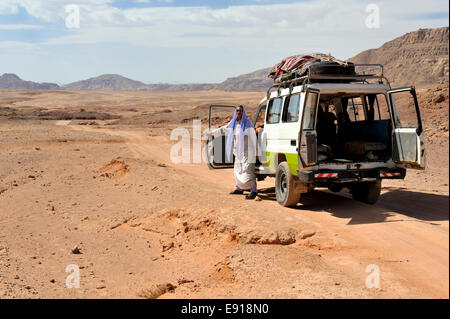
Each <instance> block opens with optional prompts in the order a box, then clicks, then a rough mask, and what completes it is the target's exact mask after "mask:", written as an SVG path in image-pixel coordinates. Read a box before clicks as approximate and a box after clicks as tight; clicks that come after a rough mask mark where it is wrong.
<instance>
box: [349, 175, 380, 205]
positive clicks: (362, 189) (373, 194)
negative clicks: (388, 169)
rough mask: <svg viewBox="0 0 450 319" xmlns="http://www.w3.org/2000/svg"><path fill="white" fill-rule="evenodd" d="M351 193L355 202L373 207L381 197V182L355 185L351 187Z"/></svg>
mask: <svg viewBox="0 0 450 319" xmlns="http://www.w3.org/2000/svg"><path fill="white" fill-rule="evenodd" d="M351 193H352V197H353V199H354V200H357V201H359V202H363V203H366V204H370V205H373V204H375V203H376V202H377V201H378V198H379V197H380V193H381V181H377V182H374V183H361V184H355V185H353V186H352V187H351Z"/></svg>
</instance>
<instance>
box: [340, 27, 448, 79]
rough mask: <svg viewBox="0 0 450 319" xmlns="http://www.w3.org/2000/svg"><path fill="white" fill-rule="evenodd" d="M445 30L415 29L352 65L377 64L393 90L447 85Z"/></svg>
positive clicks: (362, 56)
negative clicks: (382, 69) (393, 87)
mask: <svg viewBox="0 0 450 319" xmlns="http://www.w3.org/2000/svg"><path fill="white" fill-rule="evenodd" d="M448 41H449V28H448V27H444V28H436V29H419V30H418V31H415V32H410V33H407V34H405V35H403V36H401V37H399V38H396V39H394V40H392V41H389V42H387V43H385V44H383V45H382V46H381V47H380V48H378V49H371V50H367V51H364V52H361V53H360V54H358V55H357V56H355V57H353V58H351V59H349V61H352V62H355V63H381V64H383V65H384V70H385V75H386V76H387V78H388V79H389V80H390V81H391V84H393V85H395V86H402V85H409V84H412V85H417V86H428V85H436V84H443V83H448V77H449V66H448V59H449V57H448V53H449V49H448V46H449V42H448Z"/></svg>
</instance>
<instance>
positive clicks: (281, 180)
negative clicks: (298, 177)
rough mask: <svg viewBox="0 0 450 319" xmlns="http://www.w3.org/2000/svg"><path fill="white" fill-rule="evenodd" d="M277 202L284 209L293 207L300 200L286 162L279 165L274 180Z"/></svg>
mask: <svg viewBox="0 0 450 319" xmlns="http://www.w3.org/2000/svg"><path fill="white" fill-rule="evenodd" d="M275 193H276V196H277V201H278V203H280V205H282V206H284V207H295V206H296V205H297V203H298V201H299V200H300V192H297V191H295V180H294V176H293V175H292V173H291V170H290V169H289V166H288V164H287V163H286V162H282V163H280V165H278V168H277V173H276V178H275Z"/></svg>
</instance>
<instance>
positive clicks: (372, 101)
mask: <svg viewBox="0 0 450 319" xmlns="http://www.w3.org/2000/svg"><path fill="white" fill-rule="evenodd" d="M366 104H367V107H368V116H369V120H389V119H390V118H391V114H390V113H389V107H388V104H387V100H386V96H385V95H384V94H369V95H366Z"/></svg>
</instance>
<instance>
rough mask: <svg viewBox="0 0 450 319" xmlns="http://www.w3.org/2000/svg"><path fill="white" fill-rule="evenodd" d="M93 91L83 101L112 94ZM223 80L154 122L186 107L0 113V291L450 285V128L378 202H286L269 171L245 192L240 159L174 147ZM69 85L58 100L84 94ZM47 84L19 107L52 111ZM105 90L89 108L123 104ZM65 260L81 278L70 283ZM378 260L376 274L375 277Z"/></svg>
mask: <svg viewBox="0 0 450 319" xmlns="http://www.w3.org/2000/svg"><path fill="white" fill-rule="evenodd" d="M14 94H17V93H15V92H14ZM46 94H47V93H46ZM82 94H83V99H82V100H83V101H84V102H83V103H87V105H88V106H84V105H85V104H83V106H84V108H86V111H90V109H89V105H90V103H91V102H89V101H90V100H89V98H92V100H93V101H100V99H99V97H98V96H94V97H91V96H90V95H88V94H85V93H82ZM121 94H122V95H123V96H125V98H127V99H128V97H129V96H133V98H134V93H133V94H129V95H127V94H125V93H121ZM212 94H216V93H207V94H205V96H204V97H203V96H201V95H196V96H195V97H194V98H195V99H196V100H195V101H196V102H195V103H194V106H193V107H189V112H188V111H186V113H185V114H183V115H181V117H180V119H179V122H176V123H163V122H161V123H160V125H159V124H155V123H157V122H159V121H164V120H165V119H166V118H165V116H168V117H169V116H171V118H173V117H174V115H171V113H167V112H166V110H167V109H166V108H160V107H159V106H155V107H157V109H156V111H155V113H154V114H153V113H152V114H153V115H151V116H149V117H148V118H145V116H146V115H145V114H144V113H147V112H149V110H152V107H153V106H145V107H142V111H141V112H142V114H144V115H142V114H140V115H139V116H136V118H132V117H133V114H134V113H135V112H134V111H121V112H122V113H120V114H126V115H127V116H126V117H125V118H124V119H122V120H120V121H119V122H118V123H115V122H114V121H113V120H108V121H101V120H96V121H95V122H92V123H88V125H86V123H83V122H86V121H83V120H64V121H61V120H44V121H43V120H39V119H37V120H36V119H30V118H25V119H21V118H17V119H14V120H10V119H8V120H2V121H0V134H1V137H2V138H1V140H0V143H1V147H0V162H1V163H2V165H1V166H0V297H1V298H140V297H141V298H225V297H228V298H448V297H449V287H448V282H449V260H448V259H449V258H448V256H449V247H448V243H449V237H448V234H449V229H448V215H449V209H448V134H447V135H446V136H445V135H443V136H444V139H441V140H433V141H432V143H430V149H429V153H430V154H432V156H431V157H430V158H429V160H430V161H429V163H430V165H429V168H428V169H427V171H425V172H409V173H408V175H407V178H406V180H404V181H390V182H386V183H384V184H383V194H382V196H381V199H380V201H379V202H378V203H377V204H376V205H374V206H369V205H365V204H362V203H359V202H355V201H353V200H352V199H351V196H350V195H349V194H348V193H345V192H343V193H339V194H335V193H330V192H329V191H327V190H324V189H318V190H316V191H314V192H312V193H311V194H307V195H305V196H304V197H303V198H302V199H301V201H300V203H299V205H298V206H297V208H295V209H288V208H283V207H281V206H279V205H278V203H277V202H276V200H275V196H274V189H273V185H274V181H273V180H272V179H270V178H268V179H267V180H266V181H264V182H262V183H260V184H259V190H260V196H261V198H262V201H246V200H245V199H244V198H243V197H241V196H230V195H228V192H229V191H230V190H232V189H233V176H232V171H231V170H209V169H208V168H207V166H206V164H174V163H172V162H171V161H170V158H169V154H170V150H171V147H172V146H173V144H174V143H175V142H174V141H170V140H169V136H170V130H171V128H173V127H176V126H179V125H180V123H184V124H183V125H185V126H188V125H189V121H191V120H192V119H193V116H192V114H194V115H195V114H196V113H195V112H197V109H196V106H195V105H197V104H201V103H203V102H202V99H205V100H208V101H209V100H210V99H211V95H212ZM217 94H218V93H217ZM221 94H222V95H223V96H225V97H221V99H228V98H229V97H227V95H226V94H224V93H221ZM66 95H67V94H66ZM66 95H64V94H61V93H58V96H59V98H60V99H63V100H58V99H57V97H55V96H52V100H51V101H52V103H55V104H57V105H59V104H62V105H64V109H65V110H67V109H68V108H69V109H70V108H75V107H78V105H80V102H79V101H75V102H73V103H74V104H75V106H71V104H70V103H72V102H71V101H69V100H70V99H74V97H73V96H74V95H75V93H71V94H70V95H69V96H68V97H67V96H66ZM222 95H221V96H222ZM255 95H256V94H255ZM105 96H106V95H105ZM38 98H40V97H39V95H37V99H38ZM41 98H42V101H39V100H27V101H24V102H17V103H16V104H15V105H14V106H13V107H14V111H15V112H19V111H20V110H22V109H21V108H19V107H23V106H22V104H24V105H31V106H30V109H31V110H35V109H36V108H38V107H40V105H43V104H45V107H46V108H47V109H49V110H50V111H52V110H53V107H52V106H51V105H50V102H48V101H49V98H48V97H41ZM252 98H253V97H252ZM80 99H81V98H80ZM230 99H231V98H230ZM255 99H256V98H255ZM86 100H88V102H89V103H88V102H85V101H86ZM0 102H1V101H0ZM8 103H10V102H8ZM96 103H99V102H96ZM102 103H104V104H101V105H102V106H101V107H97V105H98V104H94V102H92V105H93V106H92V107H94V106H95V110H96V111H97V112H99V111H102V112H119V111H117V110H118V109H119V107H122V106H121V104H120V103H122V100H119V102H115V103H116V104H114V105H119V106H115V107H110V106H108V107H107V106H103V105H106V104H108V103H113V102H102ZM123 103H125V102H123ZM139 103H140V102H139ZM139 103H138V102H136V104H139ZM155 103H156V102H155ZM173 103H174V104H176V102H173ZM177 103H178V102H177ZM179 103H181V102H179ZM196 103H197V104H196ZM222 103H230V102H229V101H222ZM126 104H127V105H129V101H128V100H127V102H126ZM159 104H161V102H160V101H159V102H158V105H159ZM139 105H141V104H139ZM174 107H175V106H174ZM54 109H56V110H59V106H55V107H54ZM161 109H162V111H161ZM138 110H140V109H138ZM202 110H203V109H202ZM202 110H200V111H202ZM200 111H198V112H200ZM8 112H9V111H8ZM45 112H49V111H48V110H47V111H45ZM158 112H159V113H158ZM202 112H204V111H202ZM46 114H47V113H46ZM167 114H168V115H167ZM19 115H20V117H22V115H21V114H19ZM158 116H160V117H158ZM194 117H195V116H194ZM130 118H131V120H130ZM142 118H145V121H146V122H145V123H142V122H140V121H142ZM186 119H187V120H188V121H186ZM201 119H202V121H203V118H201ZM147 123H151V124H147ZM80 124H81V125H80ZM89 124H92V125H89ZM439 138H441V137H439ZM446 145H447V146H446ZM445 146H446V147H447V148H446V149H445ZM442 150H443V151H442ZM75 246H77V248H78V251H77V250H74V249H73V248H74V247H75ZM74 252H75V253H74ZM68 265H76V266H77V267H78V269H79V271H80V288H75V289H68V288H67V286H66V280H67V278H68V277H67V276H68V275H70V274H71V273H70V271H69V272H66V267H67V266H68ZM371 265H372V266H371ZM377 269H378V270H379V273H380V288H373V289H370V288H367V286H366V281H367V278H368V276H369V275H373V274H374V271H376V270H377ZM366 270H369V272H366ZM369 278H371V277H369Z"/></svg>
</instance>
